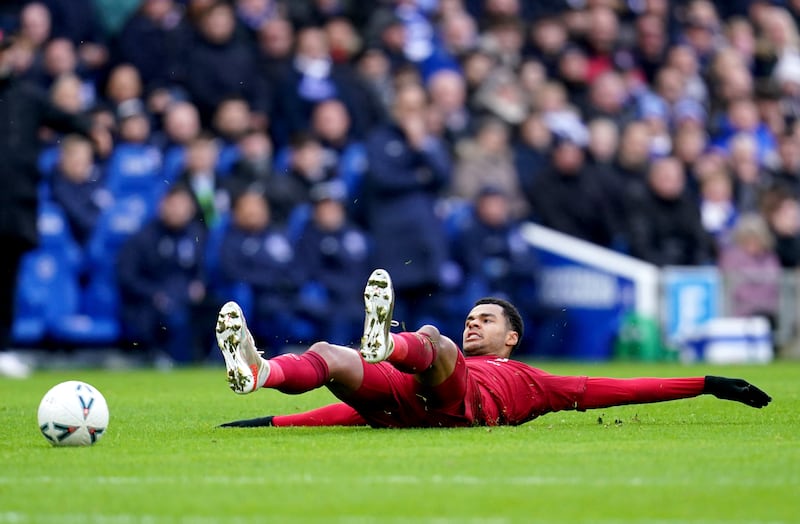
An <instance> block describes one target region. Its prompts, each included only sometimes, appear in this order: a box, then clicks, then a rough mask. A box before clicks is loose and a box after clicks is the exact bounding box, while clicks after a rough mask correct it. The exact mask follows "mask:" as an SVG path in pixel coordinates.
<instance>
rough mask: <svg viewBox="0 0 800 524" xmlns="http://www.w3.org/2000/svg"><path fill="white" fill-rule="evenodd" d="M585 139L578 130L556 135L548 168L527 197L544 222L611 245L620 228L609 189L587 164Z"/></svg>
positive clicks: (538, 217) (601, 243)
mask: <svg viewBox="0 0 800 524" xmlns="http://www.w3.org/2000/svg"><path fill="white" fill-rule="evenodd" d="M583 132H584V133H585V129H584V130H583ZM585 143H586V137H585V136H580V135H579V134H578V133H577V132H576V133H575V134H566V133H565V134H561V135H556V136H555V144H554V145H553V149H552V153H551V157H550V164H549V169H548V170H547V171H544V172H542V173H541V174H540V175H539V177H538V178H537V179H536V180H535V181H534V183H533V185H532V187H531V189H530V192H529V193H528V200H529V202H530V205H531V208H532V214H533V217H534V220H536V221H537V222H539V223H540V224H542V225H543V226H546V227H550V228H553V229H555V230H557V231H560V232H562V233H566V234H568V235H572V236H575V237H578V238H581V239H583V240H586V241H589V242H592V243H594V244H598V245H600V246H605V247H610V246H611V245H612V243H613V242H614V240H615V237H616V236H617V235H618V234H619V233H620V230H619V227H618V225H617V224H616V223H615V221H614V214H613V209H612V207H611V204H610V203H609V201H608V200H607V198H606V189H605V188H603V186H602V185H601V182H600V180H598V179H597V178H596V177H594V176H592V175H593V174H592V173H591V172H590V170H589V169H588V167H587V166H586V157H585V152H584V149H583V148H584V147H585Z"/></svg>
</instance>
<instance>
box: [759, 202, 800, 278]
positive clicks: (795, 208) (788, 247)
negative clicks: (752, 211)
mask: <svg viewBox="0 0 800 524" xmlns="http://www.w3.org/2000/svg"><path fill="white" fill-rule="evenodd" d="M765 200H767V204H766V205H765V207H766V209H765V214H766V218H767V223H768V224H769V228H770V231H771V232H772V234H773V236H774V237H775V252H776V253H777V255H778V259H779V260H780V262H781V267H784V268H790V269H791V268H796V267H798V266H800V202H798V201H797V199H796V198H794V197H793V196H791V195H788V194H786V193H784V192H782V191H780V190H778V191H776V192H774V193H773V194H771V195H768V196H767V197H766V198H765Z"/></svg>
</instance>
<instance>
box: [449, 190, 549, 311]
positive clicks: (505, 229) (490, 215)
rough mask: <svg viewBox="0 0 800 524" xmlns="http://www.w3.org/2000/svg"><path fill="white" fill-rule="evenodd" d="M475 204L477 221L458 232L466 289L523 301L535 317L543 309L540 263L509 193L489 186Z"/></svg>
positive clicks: (457, 253) (456, 254)
mask: <svg viewBox="0 0 800 524" xmlns="http://www.w3.org/2000/svg"><path fill="white" fill-rule="evenodd" d="M473 202H474V205H475V211H474V218H473V220H471V221H469V222H468V225H467V226H466V227H464V228H463V229H462V230H460V231H459V232H458V233H457V236H456V239H455V245H454V247H453V256H454V257H455V259H456V260H457V261H458V262H459V264H460V265H461V267H462V268H463V271H464V274H465V278H466V281H467V283H466V284H465V287H466V288H467V289H471V290H472V292H473V293H474V294H475V296H496V297H501V298H502V297H505V298H506V299H508V300H511V299H513V300H519V301H520V302H519V307H520V310H521V311H525V312H526V313H527V314H528V315H532V314H533V313H534V312H535V311H536V310H537V309H538V307H539V304H538V300H537V296H538V295H537V287H538V286H537V284H538V263H537V262H536V257H535V255H534V253H533V250H532V248H531V247H530V245H529V244H528V243H527V242H526V241H525V240H524V239H523V238H522V234H521V232H520V222H519V221H518V220H516V219H514V218H513V213H512V207H511V205H510V200H509V195H508V193H506V192H505V191H503V190H502V189H498V188H496V187H492V186H489V185H487V186H485V187H483V188H481V190H480V191H479V192H478V194H477V195H476V196H475V199H474V200H473ZM473 298H474V297H467V300H466V301H467V302H471V301H473Z"/></svg>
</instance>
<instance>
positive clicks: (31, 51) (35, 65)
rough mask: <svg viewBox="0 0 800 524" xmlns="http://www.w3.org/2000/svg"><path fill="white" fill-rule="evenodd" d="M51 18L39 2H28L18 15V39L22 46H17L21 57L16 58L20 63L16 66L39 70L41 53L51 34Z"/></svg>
mask: <svg viewBox="0 0 800 524" xmlns="http://www.w3.org/2000/svg"><path fill="white" fill-rule="evenodd" d="M52 27H53V26H52V18H51V16H50V10H49V9H48V8H47V6H46V5H45V4H43V3H41V2H30V3H28V4H27V5H25V7H23V8H22V10H21V11H20V13H19V34H18V38H19V40H20V42H21V43H23V44H24V45H22V46H19V51H23V50H24V53H20V54H21V55H22V56H20V57H18V60H20V61H21V62H22V63H21V64H19V65H18V67H20V68H21V69H23V70H29V69H34V70H41V67H42V60H43V58H42V52H43V50H44V47H45V45H46V44H47V41H48V40H50V37H51V33H52Z"/></svg>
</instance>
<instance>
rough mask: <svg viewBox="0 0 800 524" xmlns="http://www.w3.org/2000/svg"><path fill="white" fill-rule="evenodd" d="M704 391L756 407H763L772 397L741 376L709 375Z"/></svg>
mask: <svg viewBox="0 0 800 524" xmlns="http://www.w3.org/2000/svg"><path fill="white" fill-rule="evenodd" d="M703 393H710V394H711V395H714V396H715V397H717V398H721V399H723V400H735V401H737V402H741V403H742V404H747V405H748V406H751V407H754V408H763V407H764V406H766V405H767V404H769V403H770V402H771V401H772V397H770V396H769V395H767V394H766V393H764V392H763V391H761V390H760V389H758V388H757V387H755V386H754V385H752V384H751V383H749V382H747V381H746V380H742V379H740V378H725V377H714V376H711V375H709V376H707V377H706V382H705V386H704V387H703Z"/></svg>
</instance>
